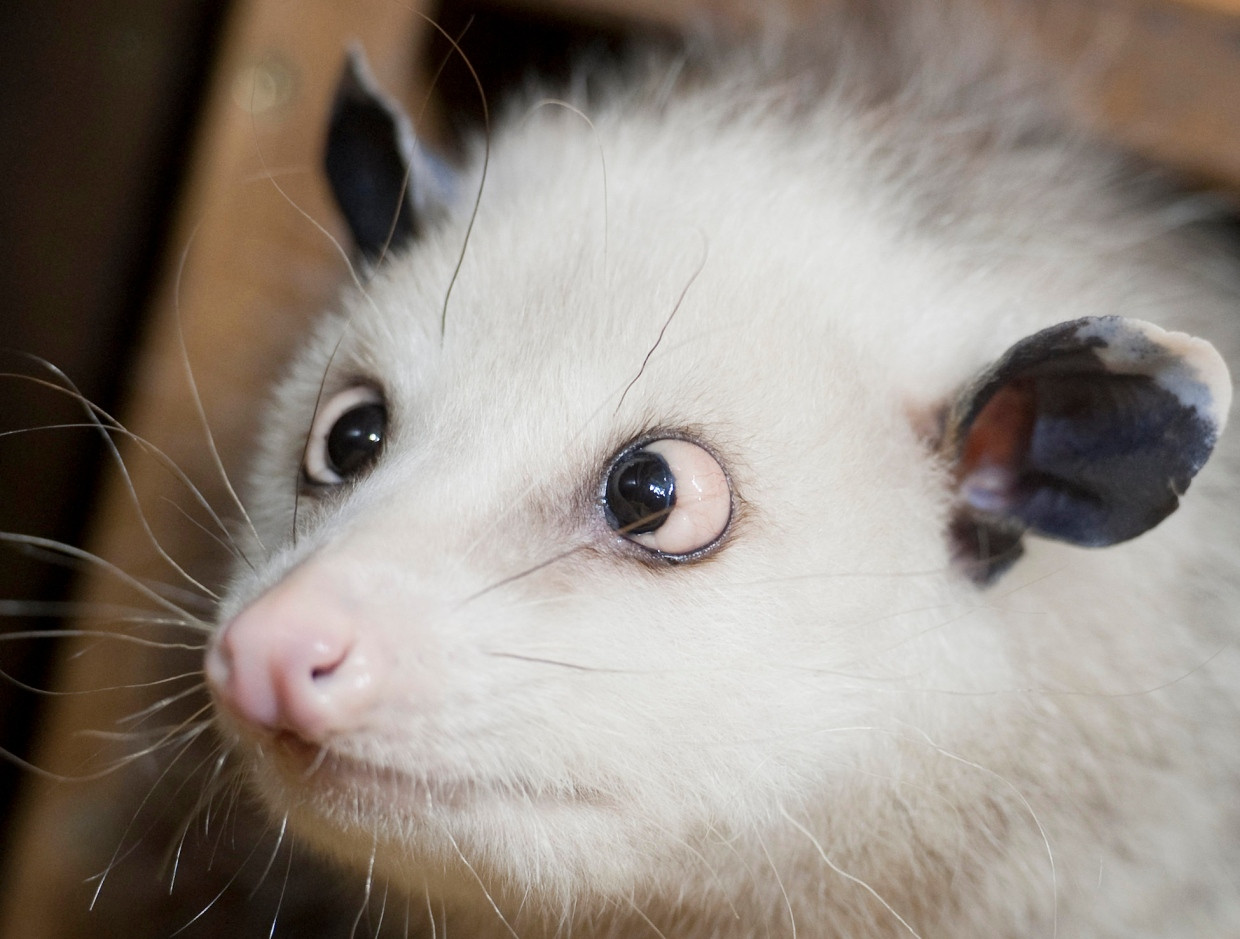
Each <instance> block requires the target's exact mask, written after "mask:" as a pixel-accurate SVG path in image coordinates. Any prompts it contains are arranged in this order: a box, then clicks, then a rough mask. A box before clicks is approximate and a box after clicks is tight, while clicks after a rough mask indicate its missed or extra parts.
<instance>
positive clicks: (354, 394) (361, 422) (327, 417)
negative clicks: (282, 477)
mask: <svg viewBox="0 0 1240 939" xmlns="http://www.w3.org/2000/svg"><path fill="white" fill-rule="evenodd" d="M386 433H387V408H386V407H384V404H383V398H382V396H380V394H379V392H378V391H376V390H375V389H374V388H370V387H366V386H358V387H356V388H349V389H346V390H345V391H342V392H340V393H339V394H337V395H335V396H334V397H332V398H331V399H329V400H328V401H327V403H326V404H324V405H323V406H322V407H320V408H319V413H318V414H317V415H316V416H315V418H314V426H313V427H312V428H311V430H310V440H309V441H308V442H307V444H306V461H305V467H304V469H305V474H306V478H307V479H308V480H309V481H310V482H313V483H318V484H319V485H323V486H335V485H339V484H340V483H342V482H344V481H345V480H346V479H348V478H349V477H351V476H356V475H357V474H358V473H361V472H362V471H363V470H365V469H366V468H367V467H369V466H370V465H371V464H372V463H373V462H374V461H375V459H376V458H377V457H378V456H379V451H380V450H381V449H382V448H383V438H384V436H385V434H386Z"/></svg>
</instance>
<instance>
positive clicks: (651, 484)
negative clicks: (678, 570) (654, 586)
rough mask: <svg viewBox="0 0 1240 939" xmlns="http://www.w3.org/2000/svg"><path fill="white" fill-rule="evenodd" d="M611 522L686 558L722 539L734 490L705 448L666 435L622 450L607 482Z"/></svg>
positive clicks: (654, 547)
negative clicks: (664, 437)
mask: <svg viewBox="0 0 1240 939" xmlns="http://www.w3.org/2000/svg"><path fill="white" fill-rule="evenodd" d="M601 502H602V505H603V512H604V515H605V516H606V518H607V524H609V525H610V526H611V527H612V528H614V529H615V530H616V531H618V532H619V533H620V534H622V535H624V537H626V538H628V539H629V540H630V541H632V542H634V543H636V544H639V545H641V546H642V547H643V548H647V549H649V550H650V551H653V552H655V553H656V554H659V555H660V556H663V557H667V558H671V559H674V560H686V559H688V558H690V557H692V556H694V555H696V554H697V553H698V552H701V551H704V550H705V549H707V548H709V547H710V546H711V545H713V544H714V543H715V542H716V541H718V540H719V538H720V536H722V535H723V533H724V531H725V530H726V529H727V527H728V522H729V520H730V519H731V517H732V493H731V490H730V487H729V485H728V477H727V475H726V474H725V473H724V471H723V467H721V466H720V465H719V462H718V461H717V460H716V459H715V458H714V457H713V456H711V455H710V453H708V452H707V451H706V450H705V449H704V448H703V447H700V446H698V445H697V444H696V443H690V442H689V441H688V440H680V439H677V438H674V437H668V438H666V439H663V440H654V441H651V442H650V443H645V444H642V445H641V446H639V447H634V448H632V449H630V450H626V451H625V452H623V453H621V454H620V456H618V457H617V458H616V460H615V462H613V463H612V465H611V468H610V469H609V470H608V472H607V478H606V479H605V480H604V481H603V488H602V493H601Z"/></svg>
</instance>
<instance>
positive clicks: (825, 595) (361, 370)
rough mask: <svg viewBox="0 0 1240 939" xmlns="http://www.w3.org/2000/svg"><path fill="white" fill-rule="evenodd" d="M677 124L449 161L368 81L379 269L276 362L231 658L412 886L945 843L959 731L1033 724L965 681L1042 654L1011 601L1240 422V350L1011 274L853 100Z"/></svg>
mask: <svg viewBox="0 0 1240 939" xmlns="http://www.w3.org/2000/svg"><path fill="white" fill-rule="evenodd" d="M712 108H713V109H714V110H713V111H712ZM648 111H649V113H647V111H642V110H640V109H638V110H633V109H626V107H624V106H622V105H616V106H615V107H614V108H612V109H611V110H607V109H603V111H602V112H601V113H599V114H597V115H595V117H594V122H593V124H589V123H586V122H583V121H582V120H581V119H580V117H579V116H578V115H576V114H574V113H572V112H570V111H568V110H566V109H564V108H562V107H560V106H558V105H546V106H543V107H541V108H534V109H531V111H530V112H529V113H528V114H526V115H523V116H520V117H519V118H518V119H517V120H515V121H513V122H512V125H511V126H510V127H508V128H507V130H506V131H503V132H499V133H497V134H496V135H495V138H494V141H493V145H492V148H491V151H490V153H489V158H488V162H487V164H486V175H485V180H483V178H482V175H481V172H480V170H478V169H474V170H472V171H468V172H466V173H465V174H464V175H462V177H461V178H460V179H459V180H457V181H456V182H455V184H450V183H449V182H448V175H447V174H446V173H445V172H444V171H443V170H442V169H441V168H439V167H438V165H437V164H435V163H434V161H431V160H429V158H427V157H425V156H424V155H422V154H421V153H420V152H419V151H418V149H417V145H416V142H414V141H413V139H412V137H411V135H409V134H408V132H407V131H406V130H405V129H404V125H403V123H402V119H401V118H400V117H399V116H398V115H396V114H395V113H394V112H393V111H392V109H391V107H390V105H388V104H387V103H386V102H385V101H384V100H383V99H382V97H381V96H380V95H378V93H377V92H375V91H374V89H373V88H372V87H370V86H369V83H368V81H367V80H366V78H365V76H364V74H363V73H362V71H361V69H360V66H359V65H358V64H357V63H354V64H353V65H352V66H351V69H350V73H349V77H348V78H347V80H346V83H345V85H344V89H343V90H342V94H341V100H340V104H339V106H338V109H337V119H336V123H335V125H334V129H333V134H332V148H331V151H330V154H331V156H330V157H329V166H330V168H331V176H332V177H333V180H334V182H335V186H336V190H337V193H338V195H339V197H340V199H341V201H342V203H343V207H344V210H345V215H346V217H347V218H348V219H349V221H350V223H351V226H352V228H353V231H354V233H355V236H356V238H357V241H358V244H359V247H360V249H361V251H362V253H363V255H364V256H365V257H366V258H367V259H369V262H370V263H371V264H372V266H373V270H372V275H371V276H370V278H369V280H368V281H367V283H366V284H365V285H364V288H362V289H359V290H356V291H353V292H351V293H350V294H349V295H348V296H347V297H346V298H345V300H344V301H343V303H342V309H341V310H340V312H338V313H337V314H335V315H332V316H329V317H327V318H326V319H324V320H323V321H322V322H321V323H320V324H319V326H318V327H317V329H316V331H315V333H314V335H313V336H312V337H311V338H310V339H309V341H308V342H307V344H306V347H305V349H304V350H303V352H302V354H301V356H300V357H299V359H298V360H297V361H296V363H295V364H294V366H293V368H292V370H291V372H290V374H289V375H288V377H287V378H286V379H285V380H284V381H283V382H281V384H280V385H279V387H278V389H277V392H276V398H275V402H274V406H273V407H272V408H271V410H270V411H269V412H268V415H267V418H266V423H265V425H264V427H263V429H262V435H261V441H260V453H259V455H258V458H257V461H256V463H257V468H256V470H255V474H254V480H253V487H254V493H255V498H254V503H255V513H254V520H255V524H256V527H257V538H256V543H255V544H254V545H253V549H254V550H253V551H252V552H251V554H252V556H253V559H254V567H253V568H252V569H251V568H249V567H246V568H243V569H241V570H240V571H239V572H238V574H237V576H236V578H235V581H234V584H233V586H232V589H231V591H230V593H229V596H228V598H227V600H226V602H225V604H224V606H223V609H222V611H221V625H220V628H219V630H218V632H217V634H216V635H215V637H214V641H213V643H212V647H211V649H210V652H209V655H208V664H207V674H208V677H209V681H210V684H211V688H212V691H213V694H214V697H215V699H216V702H217V704H218V707H219V711H220V723H221V725H222V727H223V730H224V733H225V735H226V736H227V737H228V738H229V739H230V740H232V741H234V742H235V748H236V750H237V752H238V754H239V755H240V758H241V760H242V761H243V762H244V764H245V766H246V769H247V772H248V774H249V775H250V776H251V777H252V781H253V785H254V786H255V787H256V788H257V790H258V791H259V792H260V793H261V794H262V796H263V797H264V798H265V799H266V800H267V801H268V802H269V804H270V805H271V807H272V810H273V811H274V812H275V813H276V814H277V815H282V816H287V817H288V818H289V819H290V820H291V823H292V826H293V828H294V830H295V831H299V832H300V833H301V834H302V836H303V837H305V838H306V839H308V840H310V841H312V842H314V843H316V844H318V845H319V846H321V847H322V848H324V849H325V850H327V851H330V852H332V853H334V854H336V855H338V856H340V857H342V858H344V859H346V860H348V861H351V862H353V863H355V864H358V865H366V864H368V863H371V862H372V861H373V862H374V863H376V864H377V865H378V866H379V868H380V869H382V870H384V871H385V872H386V873H387V874H388V876H391V877H394V878H397V879H398V880H400V881H401V882H403V883H404V884H405V885H406V886H407V887H408V888H409V889H411V890H414V891H420V890H421V889H422V887H423V885H431V886H432V888H433V889H436V890H444V891H447V892H451V891H452V890H454V889H460V890H467V889H472V886H473V885H474V884H479V885H482V886H483V887H484V888H485V889H486V890H488V891H489V892H491V893H492V894H493V895H495V896H512V897H515V898H518V899H520V898H522V897H524V896H526V895H527V894H531V895H533V896H535V897H537V896H544V897H558V898H561V899H564V898H569V897H575V898H577V899H578V900H580V898H581V897H582V896H585V895H591V894H599V895H604V896H612V897H624V896H629V895H632V894H633V893H634V892H635V891H639V890H642V889H646V888H647V887H648V886H649V885H650V884H652V883H655V882H657V881H659V879H660V878H664V877H666V876H668V875H669V872H675V874H674V876H675V877H676V878H677V883H678V884H681V885H683V884H684V883H685V882H686V879H695V880H696V881H700V882H702V883H714V884H716V885H717V886H718V887H720V888H721V889H724V891H725V892H727V890H731V889H732V887H733V886H734V885H733V884H732V883H731V880H732V879H733V876H734V875H733V873H732V871H733V869H736V870H739V871H740V874H737V875H735V876H736V877H739V878H740V879H746V878H752V877H753V876H754V874H753V870H754V869H755V868H765V866H766V863H767V862H766V861H763V860H762V858H763V856H764V855H765V856H766V857H767V858H768V859H769V858H771V857H775V858H778V859H779V861H778V863H776V862H775V861H771V862H770V863H771V867H772V868H773V869H783V870H785V871H786V870H788V869H789V865H790V862H788V861H787V859H788V858H796V857H810V856H813V855H816V854H817V853H818V852H820V851H821V850H822V848H821V845H823V844H827V843H829V844H831V845H832V846H833V848H832V852H833V853H832V856H833V857H845V856H847V857H849V858H850V859H851V861H852V863H854V864H856V865H857V867H856V868H855V869H858V870H860V869H863V868H864V867H865V863H864V860H863V858H864V856H866V855H867V853H868V854H884V853H885V854H886V855H891V856H895V855H899V856H904V855H906V854H910V853H912V852H913V849H912V848H908V849H907V850H906V849H905V848H893V847H892V845H893V844H900V845H911V844H913V843H920V840H927V841H933V839H934V838H935V837H936V836H935V834H934V832H935V831H937V830H940V829H943V828H944V827H945V826H944V825H939V826H938V827H937V828H936V825H935V824H934V822H933V820H932V819H933V818H934V817H941V816H956V817H957V822H958V814H959V813H960V812H961V811H965V810H967V806H968V805H969V800H970V799H971V798H973V797H974V796H975V795H976V794H977V793H978V791H979V787H980V789H981V790H985V789H986V786H987V785H991V784H993V780H985V781H983V782H978V781H977V780H974V783H973V788H972V790H970V789H969V786H967V785H965V784H963V783H962V780H961V778H960V762H961V761H959V760H956V761H952V760H945V759H941V758H940V756H941V753H942V751H943V748H951V749H952V752H959V753H967V754H969V756H968V759H969V760H971V761H976V762H983V763H986V765H988V766H990V765H993V766H995V767H997V771H998V772H1003V771H1006V770H1009V769H1010V768H1011V766H1012V760H1013V759H1015V757H1013V756H1012V754H1013V753H1014V752H1016V751H1019V749H1020V746H1021V741H1020V739H1019V737H1020V735H1021V734H1023V733H1024V730H1023V729H1022V728H1023V727H1024V725H1023V724H1020V723H1019V722H1015V723H1009V722H1008V720H1009V718H1010V717H1011V715H1000V714H999V713H998V712H1001V711H1003V708H1002V706H1001V705H996V704H995V703H994V702H993V701H986V702H985V703H979V702H978V700H977V699H976V698H971V697H970V696H969V695H970V693H971V692H976V691H979V690H980V689H986V688H993V687H1008V686H1011V687H1015V686H1019V684H1020V682H1021V680H1022V679H1021V676H1020V666H1019V663H1017V662H1015V661H1014V660H1013V657H1012V656H1011V654H1010V652H1009V651H1008V649H1007V647H1006V646H1005V639H1004V636H1003V635H1001V634H1000V631H998V630H989V629H988V626H989V625H990V623H991V620H990V619H989V614H988V612H987V611H986V609H985V605H986V604H985V601H984V597H985V592H986V591H987V590H988V589H993V588H990V587H988V586H987V584H988V583H990V582H992V581H994V580H995V579H996V578H999V577H1011V576H1014V573H1013V571H1014V570H1019V568H1020V565H1021V564H1023V563H1025V562H1024V561H1020V560H1018V558H1019V557H1020V553H1021V550H1022V546H1028V545H1029V544H1030V543H1031V542H1037V543H1049V542H1046V539H1058V540H1061V541H1064V542H1068V543H1071V544H1076V545H1089V546H1099V545H1108V544H1112V543H1116V542H1120V541H1125V540H1127V539H1130V538H1133V537H1134V536H1136V535H1138V534H1140V533H1142V532H1144V531H1145V530H1147V529H1149V528H1151V527H1153V526H1154V525H1156V524H1157V523H1158V522H1159V521H1160V520H1161V519H1162V518H1163V517H1165V516H1166V515H1167V514H1169V513H1170V512H1171V511H1172V510H1173V509H1174V508H1175V505H1176V501H1177V497H1178V495H1179V494H1180V493H1182V492H1183V491H1184V490H1185V488H1186V487H1187V486H1188V482H1189V480H1190V479H1191V478H1192V476H1193V475H1194V473H1195V472H1196V471H1197V470H1198V469H1199V468H1200V467H1201V465H1202V464H1203V463H1204V461H1205V459H1206V457H1207V456H1208V455H1209V452H1210V449H1211V447H1212V445H1213V443H1214V440H1215V438H1216V436H1217V434H1218V433H1219V431H1220V430H1221V427H1222V423H1223V419H1224V417H1223V416H1224V415H1225V414H1226V410H1227V405H1228V395H1229V392H1228V387H1229V386H1228V380H1227V375H1226V370H1225V368H1224V367H1223V365H1222V363H1221V360H1220V359H1219V357H1218V356H1217V354H1216V353H1215V352H1214V351H1213V349H1212V348H1211V347H1210V346H1209V345H1208V344H1206V343H1204V342H1202V341H1200V340H1196V339H1191V338H1189V337H1187V336H1184V335H1182V334H1179V333H1168V332H1164V331H1162V330H1161V329H1159V328H1157V327H1154V326H1151V325H1149V324H1146V323H1142V322H1139V321H1133V320H1127V319H1123V318H1121V317H1119V316H1117V315H1116V314H1118V313H1121V312H1123V310H1122V306H1123V298H1124V297H1125V296H1126V294H1125V292H1124V289H1122V288H1121V287H1120V286H1119V285H1120V284H1122V283H1127V282H1128V279H1129V278H1130V277H1131V276H1134V275H1132V272H1130V271H1122V272H1119V273H1114V274H1113V273H1110V272H1103V273H1097V272H1096V270H1095V268H1096V265H1097V262H1096V260H1095V261H1090V260H1084V261H1079V262H1078V261H1072V260H1067V259H1064V260H1063V264H1062V265H1061V266H1060V267H1059V268H1058V270H1057V274H1058V275H1059V276H1058V279H1057V280H1056V281H1055V282H1054V284H1052V285H1050V286H1047V287H1045V288H1044V289H1041V291H1040V293H1039V294H1037V295H1036V296H1031V294H1030V291H1029V284H1030V283H1032V282H1034V281H1035V280H1036V279H1037V276H1038V275H1040V274H1041V273H1044V272H1043V271H1041V269H1040V268H1039V269H1033V268H1031V266H1030V265H1029V264H1027V263H1024V262H1022V263H1014V264H1012V265H1010V269H995V268H994V267H993V266H991V262H993V261H994V257H993V256H991V255H987V265H983V266H986V267H987V270H986V271H985V272H984V276H983V274H981V273H979V272H978V270H976V269H971V268H969V266H968V263H967V262H962V260H961V254H962V252H961V251H960V245H959V244H958V243H951V242H950V238H947V237H946V236H939V238H938V240H937V241H936V240H934V239H928V238H925V237H922V236H921V234H919V233H918V232H917V231H914V230H911V228H910V226H907V225H905V224H904V223H903V222H902V221H901V218H902V216H901V211H900V207H899V202H900V199H901V198H902V194H901V193H900V192H899V191H898V189H897V188H891V189H884V186H893V187H894V185H895V184H889V183H882V184H879V183H875V182H873V181H872V180H871V179H869V177H867V176H866V172H867V169H866V166H865V164H866V162H867V160H868V159H869V158H870V156H872V154H869V153H868V152H858V151H857V150H856V145H855V144H853V143H850V142H849V141H850V139H851V138H850V135H851V134H852V133H853V132H854V131H855V129H856V128H855V126H854V125H849V124H848V123H847V121H846V120H845V119H844V118H843V117H841V119H840V120H841V123H840V125H839V129H838V131H836V132H834V133H836V134H837V136H836V137H829V138H828V139H826V141H825V142H821V141H819V142H813V141H807V140H806V139H805V135H803V134H801V133H799V132H797V131H795V129H792V128H790V127H789V126H787V124H786V122H781V121H777V120H775V119H773V118H767V117H750V118H748V119H746V120H738V119H733V118H732V117H727V116H725V112H726V111H727V108H726V107H725V106H724V105H722V104H716V103H714V99H711V98H709V97H706V98H704V99H701V100H688V101H687V102H686V103H683V104H680V105H677V104H675V103H663V104H662V105H661V106H660V107H659V108H652V109H648ZM816 133H818V132H816ZM820 133H823V134H826V133H828V132H827V131H820ZM850 148H852V149H851V150H850ZM346 154H347V155H348V158H347V159H345V155H346ZM407 174H408V175H407ZM1048 175H1049V171H1048ZM479 191H480V192H481V196H480V199H479V201H478V203H477V205H476V206H475V204H474V199H473V196H474V194H477V193H478V192H479ZM453 192H455V197H452V196H451V195H450V194H451V193H453ZM396 205H401V206H402V209H401V210H400V211H399V212H396V211H395V210H394V209H393V206H396ZM979 240H981V239H979ZM943 244H946V245H947V247H945V248H940V247H937V246H938V245H943ZM258 541H261V546H260V545H259V544H258V543H257V542H258ZM1063 550H1073V549H1070V548H1065V549H1063ZM1113 550H1119V549H1113ZM1012 565H1015V567H1014V568H1012ZM1005 570H1006V571H1007V573H1006V574H1005V573H1004V571H1005ZM1065 576H1070V575H1065ZM948 624H952V628H946V627H947V625H948ZM927 741H934V743H933V744H932V745H931V746H927ZM910 780H915V784H912V783H910ZM970 792H972V795H971V794H970ZM923 796H924V798H923ZM913 802H916V803H918V804H919V805H920V808H919V809H918V810H916V812H914V814H916V813H917V812H920V813H921V818H920V819H919V821H918V822H917V823H916V824H914V825H911V826H910V825H908V824H906V822H907V819H904V814H902V813H908V812H910V811H914V810H911V809H910V807H909V806H910V803H913ZM900 819H904V821H900ZM946 827H949V828H951V829H952V830H953V831H955V830H956V828H957V827H958V826H957V823H955V822H954V823H952V824H951V825H948V826H946ZM949 840H950V841H951V843H953V844H956V843H957V841H958V839H957V836H956V835H954V834H953V835H952V836H951V838H950V839H949ZM937 849H938V850H948V849H946V848H944V847H943V846H942V845H938V846H937ZM876 863H878V862H876ZM454 882H455V883H458V884H460V883H463V884H466V887H460V888H454V887H452V886H451V884H452V883H454ZM677 889H681V887H678V888H677Z"/></svg>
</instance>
